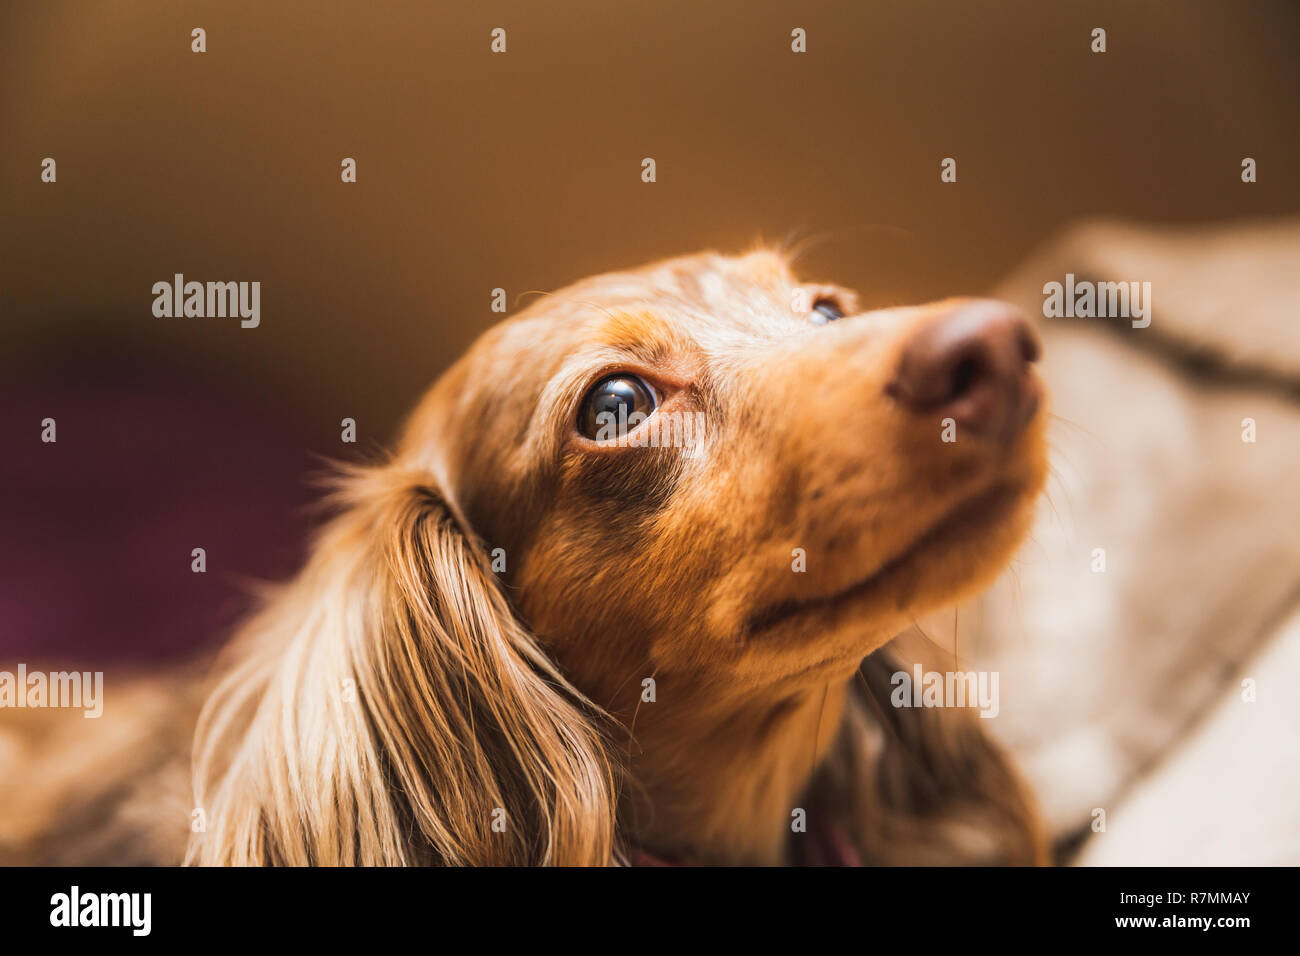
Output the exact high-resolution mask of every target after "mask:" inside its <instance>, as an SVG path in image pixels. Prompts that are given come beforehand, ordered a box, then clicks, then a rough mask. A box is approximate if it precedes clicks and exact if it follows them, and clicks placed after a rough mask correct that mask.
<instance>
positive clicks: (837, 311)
mask: <svg viewBox="0 0 1300 956" xmlns="http://www.w3.org/2000/svg"><path fill="white" fill-rule="evenodd" d="M812 310H813V314H812V320H813V322H814V323H816V324H817V325H825V324H826V323H827V322H834V321H835V320H836V319H842V318H844V310H843V309H841V308H840V306H839V303H838V302H836V301H835V300H834V299H818V300H817V301H816V302H814V303H813V307H812Z"/></svg>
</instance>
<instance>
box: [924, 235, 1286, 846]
mask: <svg viewBox="0 0 1300 956" xmlns="http://www.w3.org/2000/svg"><path fill="white" fill-rule="evenodd" d="M1067 273H1072V274H1073V275H1074V276H1075V278H1076V280H1091V281H1136V282H1150V283H1151V287H1150V288H1151V313H1150V315H1151V322H1150V325H1149V326H1148V327H1146V328H1135V327H1134V326H1133V324H1132V323H1131V322H1130V321H1127V320H1125V319H1116V318H1041V319H1040V320H1039V321H1040V329H1041V331H1042V333H1043V338H1044V343H1045V357H1044V360H1043V372H1044V375H1045V377H1046V379H1047V382H1048V385H1049V387H1050V389H1051V392H1052V406H1053V407H1052V411H1053V412H1054V413H1055V414H1056V415H1057V416H1059V417H1058V418H1057V419H1056V420H1054V421H1053V424H1052V429H1051V445H1052V463H1053V477H1052V479H1051V481H1050V483H1049V487H1048V495H1047V499H1046V500H1045V501H1044V503H1043V505H1042V511H1041V514H1040V519H1039V521H1038V523H1037V526H1036V528H1035V531H1034V532H1033V536H1032V539H1031V541H1030V542H1029V543H1028V544H1027V545H1026V546H1025V548H1024V549H1023V551H1022V553H1021V555H1020V556H1019V559H1018V560H1017V561H1016V563H1015V565H1014V566H1013V568H1012V569H1011V571H1010V572H1009V573H1008V574H1007V575H1006V576H1004V578H1003V580H1001V581H1000V582H999V584H998V585H997V586H996V587H995V588H993V589H992V591H990V592H989V593H988V594H986V595H985V596H983V597H981V598H980V599H979V600H978V602H976V603H974V604H973V605H971V606H969V607H965V608H963V609H962V610H961V612H960V618H959V627H958V633H959V638H960V647H961V650H962V655H963V657H964V658H965V659H966V660H967V661H973V663H974V666H976V667H978V668H981V669H988V670H995V671H998V672H999V675H1000V695H1001V704H1000V713H999V715H998V716H997V717H996V718H994V719H992V720H990V721H989V723H990V725H991V727H992V729H993V731H994V733H995V734H996V735H998V736H999V737H1000V738H1001V739H1002V740H1003V741H1004V743H1006V744H1007V745H1008V746H1009V747H1010V748H1011V749H1012V750H1013V751H1014V753H1015V754H1016V755H1017V757H1018V759H1019V761H1020V763H1021V766H1022V767H1023V768H1024V769H1025V771H1026V773H1027V775H1028V776H1029V778H1030V782H1031V783H1032V784H1033V786H1034V787H1035V789H1036V790H1037V793H1038V795H1039V798H1040V801H1041V803H1042V805H1043V808H1044V811H1045V813H1046V815H1047V819H1048V822H1049V825H1050V827H1051V829H1052V832H1053V835H1054V836H1055V837H1057V838H1058V839H1065V838H1068V837H1069V836H1071V835H1078V834H1081V833H1086V834H1087V835H1088V838H1087V840H1086V841H1085V843H1084V852H1083V854H1082V859H1083V860H1084V861H1085V862H1101V863H1105V862H1124V863H1130V862H1131V863H1153V864H1155V863H1172V862H1178V861H1187V860H1188V859H1192V858H1195V859H1197V860H1198V861H1199V862H1210V863H1214V862H1283V861H1284V860H1286V861H1289V862H1291V863H1296V862H1300V809H1297V804H1300V800H1298V796H1300V795H1298V794H1297V793H1296V790H1295V784H1296V782H1297V781H1296V776H1297V774H1296V766H1295V760H1296V740H1297V730H1296V729H1297V728H1300V694H1297V692H1296V684H1295V681H1294V680H1285V681H1284V680H1283V678H1284V676H1285V675H1286V674H1288V673H1292V674H1295V673H1296V672H1300V666H1291V665H1288V663H1287V662H1288V661H1290V662H1292V664H1295V661H1294V659H1295V658H1296V656H1297V655H1296V654H1295V653H1293V652H1294V650H1295V649H1294V647H1293V645H1294V644H1295V642H1297V641H1300V628H1298V627H1296V626H1294V625H1293V626H1291V627H1290V628H1289V630H1284V629H1283V627H1282V624H1283V622H1284V621H1285V620H1286V619H1287V617H1288V615H1289V614H1290V613H1291V611H1292V609H1293V608H1295V607H1296V605H1297V601H1298V599H1300V400H1298V396H1300V222H1295V221H1288V222H1272V223H1255V224H1249V223H1247V224H1240V225H1234V226H1231V227H1215V228H1210V229H1198V230H1187V231H1184V230H1167V229H1148V228H1140V227H1137V226H1131V225H1125V224H1108V223H1094V224H1088V225H1084V226H1081V227H1079V228H1077V229H1074V230H1071V231H1069V232H1067V233H1066V234H1065V235H1064V236H1063V237H1062V238H1060V239H1059V240H1058V241H1055V242H1053V243H1050V244H1049V245H1048V246H1046V247H1045V248H1044V249H1043V250H1042V251H1041V252H1039V253H1038V254H1036V255H1034V256H1033V257H1032V258H1031V259H1030V260H1029V261H1028V262H1026V263H1025V264H1024V266H1023V267H1022V268H1020V269H1019V270H1017V271H1016V272H1015V274H1014V275H1012V276H1011V277H1010V278H1008V279H1007V280H1006V281H1005V282H1004V283H1003V284H1002V285H1001V286H1000V287H999V288H998V289H997V290H996V293H995V294H996V295H998V296H1000V297H1002V298H1005V299H1008V300H1010V301H1013V302H1016V303H1018V304H1020V305H1021V306H1022V307H1023V308H1025V309H1026V311H1028V312H1029V314H1030V315H1031V316H1036V317H1041V316H1043V313H1044V307H1043V304H1044V298H1045V296H1044V292H1043V287H1044V284H1045V283H1048V282H1052V281H1056V282H1062V283H1064V282H1065V281H1066V280H1065V277H1066V274H1067ZM1247 419H1249V420H1252V421H1253V424H1254V438H1255V440H1254V441H1253V442H1250V441H1243V435H1246V437H1250V434H1249V429H1250V425H1251V422H1244V420H1247ZM1243 422H1244V424H1243ZM1097 549H1104V562H1105V563H1104V568H1105V569H1104V571H1103V570H1099V569H1100V567H1101V552H1100V551H1098V550H1097ZM948 629H949V631H951V622H949V625H948ZM944 637H946V638H947V639H951V638H950V635H944ZM1279 642H1282V643H1285V644H1287V645H1288V647H1286V648H1283V649H1279V648H1278V646H1277V645H1278V644H1279ZM1275 678H1276V679H1275ZM1246 680H1250V681H1253V682H1254V683H1253V685H1250V684H1247V685H1244V686H1243V684H1242V682H1243V681H1246ZM1252 686H1253V689H1254V694H1255V700H1254V702H1251V701H1250V700H1248V699H1246V698H1249V696H1250V695H1249V690H1250V688H1251V687H1252ZM1207 722H1208V723H1214V724H1215V725H1216V726H1218V728H1219V729H1217V730H1216V729H1214V728H1212V727H1209V726H1207ZM1234 732H1239V733H1240V734H1241V735H1245V736H1247V737H1249V739H1248V740H1245V741H1242V744H1243V748H1244V747H1245V745H1247V744H1248V745H1249V752H1250V753H1251V754H1252V755H1253V759H1252V760H1251V761H1250V762H1249V763H1246V764H1244V765H1242V764H1240V763H1238V762H1235V761H1234V762H1232V763H1231V765H1230V766H1222V767H1218V768H1216V766H1215V764H1216V761H1222V760H1224V759H1226V757H1225V754H1226V753H1227V752H1229V751H1230V750H1231V747H1230V746H1228V747H1227V748H1226V750H1225V742H1227V741H1231V739H1232V735H1233V733H1234ZM1198 740H1199V741H1201V744H1196V743H1195V742H1196V741H1198ZM1202 745H1203V746H1202ZM1197 746H1201V750H1200V751H1196V747H1197ZM1189 748H1191V750H1192V751H1193V754H1192V756H1191V757H1188V756H1187V753H1186V751H1187V750H1188V749H1189ZM1207 748H1208V749H1207ZM1243 752H1244V749H1243ZM1198 753H1199V756H1197V754H1198ZM1166 771H1168V772H1169V773H1170V774H1173V775H1175V776H1173V777H1172V778H1171V779H1172V780H1175V781H1177V782H1178V783H1177V785H1170V783H1169V782H1168V781H1166V782H1165V783H1164V784H1163V785H1162V784H1161V782H1160V781H1159V780H1158V779H1157V778H1159V777H1160V775H1161V774H1162V773H1165V772H1166ZM1228 773H1231V774H1235V775H1239V776H1244V777H1245V779H1244V780H1239V781H1238V783H1239V784H1241V786H1238V787H1235V788H1232V792H1231V793H1228V792H1223V791H1224V788H1222V787H1220V788H1219V791H1220V792H1218V796H1217V797H1215V799H1214V800H1209V799H1208V798H1206V797H1205V793H1204V792H1203V791H1204V790H1205V788H1204V787H1198V785H1197V781H1198V780H1200V781H1201V783H1202V784H1204V783H1205V782H1207V781H1206V779H1205V778H1207V777H1209V776H1213V775H1216V774H1228ZM1135 791H1140V792H1138V793H1136V795H1135ZM1153 793H1154V794H1156V796H1154V797H1153V796H1152V795H1151V794H1153ZM1234 793H1235V794H1236V795H1235V796H1234V795H1233V794H1234ZM1130 797H1131V798H1132V799H1131V801H1130ZM1143 800H1145V801H1146V802H1145V804H1143V802H1142V801H1143ZM1216 801H1217V802H1216ZM1098 810H1101V811H1104V812H1105V815H1106V816H1105V821H1106V831H1105V834H1104V836H1103V834H1102V833H1100V832H1098V833H1095V834H1094V832H1093V830H1094V827H1093V821H1094V820H1100V819H1101V817H1100V816H1099V815H1098V814H1097V812H1096V811H1098ZM1199 810H1204V811H1205V813H1206V814H1207V815H1208V816H1207V818H1205V819H1202V822H1201V825H1200V827H1199V828H1198V831H1199V832H1200V836H1199V837H1195V836H1194V832H1189V830H1188V828H1187V823H1186V821H1187V820H1189V819H1201V818H1200V817H1198V811H1199ZM1139 819H1140V820H1141V821H1142V822H1141V825H1140V826H1139V825H1137V821H1138V820H1139ZM1261 820H1268V821H1269V823H1268V828H1269V829H1270V830H1271V832H1272V836H1273V839H1272V840H1271V841H1269V842H1268V843H1267V845H1260V843H1261V841H1263V840H1264V836H1263V835H1262V834H1261ZM1207 830H1208V831H1213V834H1214V839H1212V840H1211V839H1208V838H1207V836H1206V832H1204V831H1207ZM1279 830H1285V831H1286V832H1278V831H1279ZM1125 832H1127V833H1128V834H1129V835H1130V836H1129V838H1128V839H1123V838H1121V836H1120V835H1121V834H1123V833H1125ZM1138 833H1141V834H1143V836H1141V837H1140V838H1139V837H1137V836H1135V834H1138ZM1194 838H1195V839H1200V840H1201V842H1202V843H1206V842H1208V843H1210V844H1214V843H1215V842H1216V841H1217V843H1218V844H1219V845H1221V846H1222V847H1224V848H1226V847H1229V846H1231V847H1235V851H1234V852H1232V853H1231V854H1229V853H1228V852H1227V850H1226V849H1225V850H1224V855H1227V856H1230V857H1231V858H1230V859H1222V860H1215V859H1205V858H1204V856H1203V855H1199V856H1198V855H1196V854H1189V853H1187V852H1180V847H1184V845H1185V844H1186V842H1187V841H1188V840H1191V839H1194ZM1103 841H1104V842H1103ZM1107 848H1109V849H1107ZM1279 848H1289V849H1279Z"/></svg>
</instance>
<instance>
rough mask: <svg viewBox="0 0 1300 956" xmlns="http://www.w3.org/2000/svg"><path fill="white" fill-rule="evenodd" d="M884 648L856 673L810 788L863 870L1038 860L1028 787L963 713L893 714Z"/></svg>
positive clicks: (893, 667) (891, 669)
mask: <svg viewBox="0 0 1300 956" xmlns="http://www.w3.org/2000/svg"><path fill="white" fill-rule="evenodd" d="M905 669H906V668H904V667H902V666H901V664H900V658H899V657H898V656H897V652H896V651H895V650H894V648H893V647H892V646H890V645H886V646H885V647H883V648H881V649H880V650H878V651H876V652H875V653H874V654H872V655H871V656H870V657H868V658H867V659H866V660H865V661H863V663H862V666H861V668H860V669H859V677H860V678H861V679H860V680H859V679H855V681H854V685H855V686H854V688H853V692H852V693H850V695H849V698H850V699H849V703H848V707H847V708H846V711H845V718H844V723H843V725H842V727H841V730H840V734H839V736H838V738H837V739H836V741H835V743H834V744H833V745H832V750H831V753H830V755H829V756H828V759H827V761H826V763H825V764H824V765H823V767H822V769H821V771H820V772H819V775H818V778H817V780H816V781H815V783H814V790H813V792H814V794H815V796H816V799H817V806H818V807H819V808H821V809H822V810H823V812H828V813H833V814H835V815H836V816H837V817H838V818H839V819H840V822H841V824H842V825H843V826H844V827H845V829H846V830H847V831H848V832H849V833H850V834H851V835H852V837H853V838H854V842H855V843H856V845H857V847H858V849H859V851H860V852H861V853H862V855H863V858H864V860H866V861H867V862H869V863H873V864H882V865H893V864H906V865H951V864H958V865H959V864H981V865H990V864H1024V865H1038V864H1043V863H1046V862H1047V844H1046V841H1045V839H1044V836H1043V832H1042V830H1041V827H1040V824H1039V821H1038V816H1037V811H1036V809H1035V807H1034V803H1033V800H1032V797H1031V796H1030V794H1029V790H1028V788H1027V787H1026V786H1025V785H1024V784H1023V782H1022V781H1021V780H1020V778H1019V776H1018V775H1017V773H1016V772H1015V770H1014V769H1013V767H1012V764H1011V762H1010V761H1009V759H1008V758H1007V757H1006V755H1005V754H1003V752H1002V750H1001V749H1000V748H999V747H998V745H997V744H996V743H995V742H994V741H993V740H992V739H991V738H990V737H989V736H988V734H987V733H986V732H985V730H984V728H983V727H981V726H980V718H979V717H978V716H977V715H976V714H974V713H973V712H972V711H971V710H969V709H967V708H946V707H895V706H893V705H892V703H891V700H890V698H891V694H892V693H893V691H894V689H895V685H894V683H893V682H892V680H891V678H892V676H893V675H894V674H895V673H897V672H898V671H900V670H905Z"/></svg>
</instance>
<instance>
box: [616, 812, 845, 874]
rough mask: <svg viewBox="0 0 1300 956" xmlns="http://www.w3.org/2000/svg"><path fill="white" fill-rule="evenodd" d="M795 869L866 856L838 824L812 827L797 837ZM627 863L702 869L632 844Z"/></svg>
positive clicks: (842, 861)
mask: <svg viewBox="0 0 1300 956" xmlns="http://www.w3.org/2000/svg"><path fill="white" fill-rule="evenodd" d="M792 839H793V840H794V843H793V846H794V850H795V860H794V865H795V866H862V857H861V855H859V853H858V850H857V847H855V846H854V845H853V841H852V840H850V839H849V835H848V834H847V833H846V832H845V831H844V828H843V827H841V826H840V825H839V824H838V823H836V822H835V821H833V820H832V821H829V822H827V823H826V824H825V825H824V826H821V827H809V829H808V832H807V833H798V834H794V835H793V837H792ZM627 861H628V863H629V864H630V865H631V866H698V865H699V864H698V863H696V862H694V861H693V860H686V859H681V858H678V857H672V858H669V857H663V856H657V855H655V854H654V853H651V852H650V851H649V850H647V849H645V848H644V847H639V846H634V845H629V846H628V849H627Z"/></svg>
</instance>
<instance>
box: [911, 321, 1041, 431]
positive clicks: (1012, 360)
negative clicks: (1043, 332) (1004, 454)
mask: <svg viewBox="0 0 1300 956" xmlns="http://www.w3.org/2000/svg"><path fill="white" fill-rule="evenodd" d="M1038 355H1039V344H1038V336H1037V335H1036V334H1035V332H1034V329H1033V327H1032V326H1031V325H1030V324H1029V322H1028V320H1027V319H1026V318H1025V317H1024V315H1022V314H1021V313H1020V311H1019V310H1017V309H1016V308H1014V307H1013V306H1010V305H1008V304H1006V303H1005V302H998V301H995V300H992V299H980V300H975V301H972V302H964V303H962V304H961V305H960V306H958V307H957V308H956V309H955V310H954V311H953V312H951V313H949V314H948V315H945V316H943V317H942V318H940V319H937V320H935V321H933V322H930V323H928V324H926V325H925V326H923V327H922V328H921V329H920V330H919V331H917V332H916V333H914V334H913V335H912V337H911V339H910V340H908V342H907V343H906V344H905V345H904V346H903V354H902V358H901V359H900V361H899V364H898V371H897V373H896V374H895V376H894V379H893V381H891V382H890V384H889V387H888V389H887V390H888V392H889V394H890V395H892V396H893V397H894V398H895V399H897V400H898V401H899V402H900V403H902V404H903V405H904V406H906V407H907V408H909V409H911V410H913V411H917V412H928V413H934V414H939V415H940V416H941V417H944V418H952V419H954V420H955V421H956V422H957V423H958V425H959V426H962V427H965V428H967V429H969V430H971V431H973V432H975V433H977V434H981V435H988V436H990V437H993V438H997V439H999V440H1001V441H1010V440H1011V439H1012V438H1014V437H1015V436H1016V435H1017V434H1019V432H1020V430H1021V429H1022V428H1023V427H1024V426H1025V425H1026V424H1027V423H1028V422H1029V420H1030V419H1031V418H1033V415H1034V412H1035V411H1036V410H1037V408H1038V397H1039V391H1038V386H1037V383H1036V382H1035V381H1034V378H1033V376H1032V375H1030V373H1029V363H1031V362H1033V361H1036V360H1037V359H1038ZM958 434H959V435H960V431H959V432H958Z"/></svg>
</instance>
